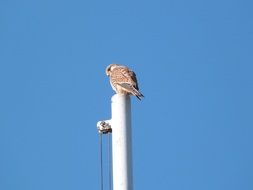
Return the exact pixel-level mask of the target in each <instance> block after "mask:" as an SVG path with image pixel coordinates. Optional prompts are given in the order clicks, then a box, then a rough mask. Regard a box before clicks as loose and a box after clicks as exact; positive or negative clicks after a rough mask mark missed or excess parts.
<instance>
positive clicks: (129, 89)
mask: <svg viewBox="0 0 253 190" xmlns="http://www.w3.org/2000/svg"><path fill="white" fill-rule="evenodd" d="M106 75H107V76H109V78H110V83H111V86H112V88H113V90H114V91H115V92H116V93H117V94H129V95H134V96H136V97H137V98H138V99H139V100H141V98H142V97H144V96H143V95H142V94H141V93H140V92H139V87H138V82H137V78H136V75H135V73H134V72H133V71H131V70H130V69H129V68H128V67H126V66H124V65H118V64H110V65H109V66H108V67H107V68H106Z"/></svg>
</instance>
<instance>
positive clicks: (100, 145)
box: [99, 133, 104, 190]
mask: <svg viewBox="0 0 253 190" xmlns="http://www.w3.org/2000/svg"><path fill="white" fill-rule="evenodd" d="M102 141H103V139H102V134H101V133H100V134H99V149H100V150H99V160H100V189H101V190H103V187H104V184H103V182H104V179H103V143H102Z"/></svg>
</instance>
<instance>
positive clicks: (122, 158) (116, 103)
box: [112, 94, 133, 190]
mask: <svg viewBox="0 0 253 190" xmlns="http://www.w3.org/2000/svg"><path fill="white" fill-rule="evenodd" d="M131 133H132V132H131V100H130V97H129V96H128V95H119V94H116V95H114V96H113V97H112V160H113V189H114V190H133V175H132V134H131Z"/></svg>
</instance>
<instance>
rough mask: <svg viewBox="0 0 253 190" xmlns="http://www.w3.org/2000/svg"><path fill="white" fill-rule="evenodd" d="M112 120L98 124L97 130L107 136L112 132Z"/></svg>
mask: <svg viewBox="0 0 253 190" xmlns="http://www.w3.org/2000/svg"><path fill="white" fill-rule="evenodd" d="M110 122H111V120H105V121H99V122H97V129H98V132H99V133H100V134H107V133H111V132H112V128H111V124H110Z"/></svg>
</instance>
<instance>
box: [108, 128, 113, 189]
mask: <svg viewBox="0 0 253 190" xmlns="http://www.w3.org/2000/svg"><path fill="white" fill-rule="evenodd" d="M111 144H112V143H111V135H110V133H108V177H109V190H112V157H111Z"/></svg>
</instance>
